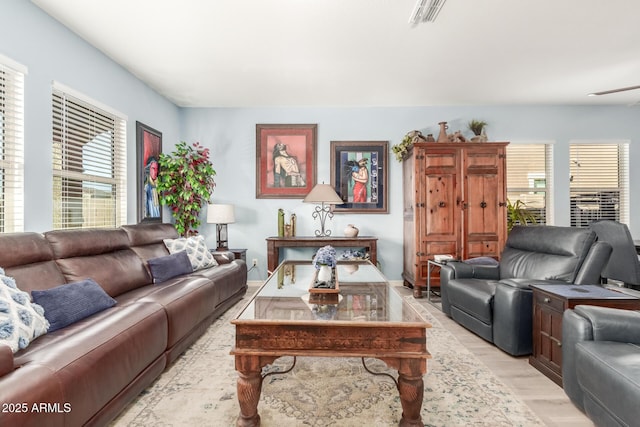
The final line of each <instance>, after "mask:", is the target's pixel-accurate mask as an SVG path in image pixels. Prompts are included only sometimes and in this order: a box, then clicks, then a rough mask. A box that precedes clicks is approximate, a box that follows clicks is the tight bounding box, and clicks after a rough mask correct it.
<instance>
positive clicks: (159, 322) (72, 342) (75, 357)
mask: <svg viewBox="0 0 640 427" xmlns="http://www.w3.org/2000/svg"><path fill="white" fill-rule="evenodd" d="M166 348H167V316H166V314H165V312H164V310H163V308H162V307H161V306H160V305H158V304H153V303H138V304H132V305H129V306H126V307H118V306H116V307H113V308H112V309H110V310H106V311H103V312H101V313H98V314H96V315H94V316H91V317H89V318H86V319H84V320H81V321H79V322H77V323H75V324H73V325H70V326H68V327H66V328H64V329H61V330H58V331H56V332H53V333H49V334H47V335H44V336H42V337H40V340H36V341H34V342H33V343H32V345H31V346H29V347H27V349H26V350H25V351H24V352H20V353H16V358H15V363H16V365H17V366H19V365H23V366H33V365H40V366H43V367H46V368H47V371H48V372H50V373H52V375H54V377H55V383H56V384H59V386H60V388H61V390H62V393H63V396H64V399H63V402H68V403H70V404H71V407H72V408H73V410H72V411H71V412H69V413H68V414H66V418H65V425H84V424H85V423H86V422H87V420H88V419H89V418H90V417H92V416H93V415H94V414H95V409H96V408H101V407H103V406H105V405H107V404H108V403H109V402H110V401H111V400H112V399H113V398H114V397H115V396H117V395H118V394H119V393H121V392H122V390H124V389H126V388H127V387H128V386H129V384H130V383H131V381H132V379H134V378H136V377H137V376H138V375H140V374H141V373H142V372H144V371H145V369H147V367H148V366H149V365H151V364H153V363H155V362H156V360H157V359H158V358H160V357H161V356H162V355H163V353H164V351H165V349H166ZM163 360H164V358H163ZM22 369H23V368H20V369H18V370H17V371H16V373H18V374H19V372H20V371H21V370H22ZM3 381H4V379H3ZM42 381H46V377H44V378H43V379H42ZM45 384H46V382H45ZM96 385H99V386H96ZM36 386H39V384H35V385H34V387H36ZM3 387H4V382H3ZM25 393H28V391H25ZM31 393H37V389H34V390H31ZM11 396H13V395H11ZM42 401H45V402H46V401H47V400H42ZM43 425H44V424H43Z"/></svg>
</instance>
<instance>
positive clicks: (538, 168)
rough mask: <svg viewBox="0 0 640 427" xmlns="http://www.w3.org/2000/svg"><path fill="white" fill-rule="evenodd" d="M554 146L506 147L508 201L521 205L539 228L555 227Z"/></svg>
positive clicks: (517, 145)
mask: <svg viewBox="0 0 640 427" xmlns="http://www.w3.org/2000/svg"><path fill="white" fill-rule="evenodd" d="M552 148H553V146H552V144H548V143H523V144H514V143H511V144H509V145H507V198H508V199H509V200H510V201H511V203H515V202H516V200H520V201H522V203H524V204H525V206H526V209H527V210H529V211H531V212H532V213H533V214H534V215H535V216H536V217H537V218H538V223H539V224H552V223H553V220H552V215H553V213H552V206H551V205H552V204H551V200H552V197H551V194H552V193H551V187H552V183H553V150H552Z"/></svg>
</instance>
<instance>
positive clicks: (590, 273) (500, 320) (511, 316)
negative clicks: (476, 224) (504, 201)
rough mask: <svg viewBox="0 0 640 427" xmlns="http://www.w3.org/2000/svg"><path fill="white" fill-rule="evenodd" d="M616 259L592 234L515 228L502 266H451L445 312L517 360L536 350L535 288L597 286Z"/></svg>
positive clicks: (444, 289)
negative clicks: (607, 266) (517, 357)
mask: <svg viewBox="0 0 640 427" xmlns="http://www.w3.org/2000/svg"><path fill="white" fill-rule="evenodd" d="M610 253H611V246H609V245H608V244H607V243H603V242H596V235H595V233H594V232H593V231H592V230H590V229H588V228H576V227H553V226H533V227H522V226H516V227H514V228H513V230H512V231H511V232H510V233H509V237H508V239H507V242H506V245H505V247H504V250H503V252H502V256H501V260H500V263H499V264H498V265H497V266H487V265H469V264H467V263H464V262H451V263H447V265H445V266H444V267H442V268H441V270H440V292H441V296H442V311H443V312H444V313H445V314H447V315H448V316H450V317H451V318H453V319H454V320H455V321H456V322H458V323H460V324H461V325H462V326H464V327H465V328H467V329H469V330H471V331H472V332H474V333H476V334H477V335H479V336H481V337H482V338H484V339H486V340H487V341H489V342H492V343H494V344H495V345H496V346H497V347H499V348H500V349H502V350H504V351H505V352H507V353H509V354H512V355H514V356H520V355H526V354H531V352H532V350H533V338H532V329H533V311H532V310H533V299H532V291H531V289H530V287H529V285H531V284H534V283H535V284H539V283H545V284H553V283H558V284H566V283H575V284H592V285H595V284H598V283H599V282H600V273H601V271H602V268H603V266H604V265H605V264H606V262H607V260H608V258H609V255H610Z"/></svg>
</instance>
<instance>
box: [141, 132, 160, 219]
mask: <svg viewBox="0 0 640 427" xmlns="http://www.w3.org/2000/svg"><path fill="white" fill-rule="evenodd" d="M136 149H137V159H136V160H137V163H136V173H137V186H138V187H137V188H138V191H137V197H138V222H139V223H141V222H162V205H160V201H159V200H158V194H157V192H156V191H155V180H156V179H157V176H158V174H159V173H160V165H159V163H158V160H159V156H160V153H162V132H160V131H158V130H156V129H153V128H152V127H149V126H147V125H145V124H143V123H140V122H138V121H136ZM153 175H155V177H153Z"/></svg>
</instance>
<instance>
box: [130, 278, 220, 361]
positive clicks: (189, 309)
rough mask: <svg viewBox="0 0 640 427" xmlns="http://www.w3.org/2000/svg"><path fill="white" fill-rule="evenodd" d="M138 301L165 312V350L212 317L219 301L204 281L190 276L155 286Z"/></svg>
mask: <svg viewBox="0 0 640 427" xmlns="http://www.w3.org/2000/svg"><path fill="white" fill-rule="evenodd" d="M140 301H141V302H153V303H157V304H159V305H161V306H162V307H164V309H165V310H166V312H167V318H168V325H169V326H168V327H169V337H168V340H167V348H171V347H172V346H173V345H175V344H176V343H177V342H178V341H180V340H181V339H182V338H183V337H184V336H186V335H187V334H188V333H189V332H190V331H191V330H192V329H193V328H194V327H196V326H197V325H198V324H199V323H200V322H202V321H203V320H204V319H206V318H207V317H208V316H209V315H210V314H211V312H212V311H213V308H214V307H215V306H216V305H217V304H218V302H219V301H220V293H219V292H218V291H217V289H216V286H214V284H213V283H211V281H209V280H207V279H205V278H204V277H192V276H189V277H181V278H175V279H171V280H170V281H169V282H165V283H160V284H158V285H155V286H154V290H153V291H152V292H150V293H149V294H147V295H146V296H145V297H143V298H141V299H140Z"/></svg>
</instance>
